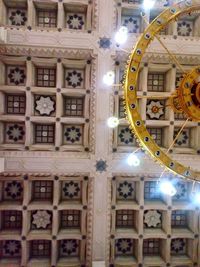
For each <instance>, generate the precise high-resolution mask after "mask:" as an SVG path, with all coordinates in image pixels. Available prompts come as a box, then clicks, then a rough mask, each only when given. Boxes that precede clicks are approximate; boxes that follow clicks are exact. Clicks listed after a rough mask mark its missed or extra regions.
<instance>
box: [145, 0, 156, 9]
mask: <svg viewBox="0 0 200 267" xmlns="http://www.w3.org/2000/svg"><path fill="white" fill-rule="evenodd" d="M155 2H156V1H155V0H144V1H143V6H144V9H151V8H152V7H153V6H154V5H155Z"/></svg>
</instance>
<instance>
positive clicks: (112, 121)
mask: <svg viewBox="0 0 200 267" xmlns="http://www.w3.org/2000/svg"><path fill="white" fill-rule="evenodd" d="M118 124H119V119H118V118H116V117H110V118H109V119H108V120H107V125H108V127H110V128H115V127H117V126H118Z"/></svg>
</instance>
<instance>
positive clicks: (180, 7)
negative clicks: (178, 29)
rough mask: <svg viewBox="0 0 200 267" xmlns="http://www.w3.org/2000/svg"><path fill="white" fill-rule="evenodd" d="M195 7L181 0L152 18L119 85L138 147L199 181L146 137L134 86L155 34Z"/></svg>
mask: <svg viewBox="0 0 200 267" xmlns="http://www.w3.org/2000/svg"><path fill="white" fill-rule="evenodd" d="M199 9H200V1H199V0H185V1H181V2H179V3H177V4H175V5H174V6H173V7H170V8H167V9H166V10H164V11H163V12H162V13H161V14H160V15H159V16H158V17H157V18H155V19H154V20H153V22H152V23H151V24H150V25H149V26H148V27H147V29H146V30H145V31H144V33H143V34H142V36H141V37H140V39H139V41H138V43H137V44H136V46H135V47H134V50H133V51H132V53H131V55H130V59H129V61H128V64H127V68H126V71H125V80H124V84H123V88H124V96H125V108H126V113H127V117H128V120H129V123H130V125H131V128H132V130H133V132H134V134H135V135H136V137H137V138H138V140H139V142H140V146H142V147H143V148H144V149H145V150H146V151H148V152H149V154H150V155H151V156H152V157H153V159H154V160H156V161H158V162H159V163H160V164H161V165H163V166H165V168H166V170H169V171H171V172H173V173H174V174H175V175H178V176H181V177H183V178H187V179H191V180H198V181H200V172H198V171H194V170H191V169H190V168H189V167H186V166H183V165H182V164H180V163H178V162H176V161H174V160H173V159H172V158H171V157H170V156H169V155H168V154H167V153H165V152H164V151H163V150H161V148H160V147H159V146H158V145H157V144H156V143H155V141H154V140H153V139H152V137H151V136H150V134H149V132H148V131H147V129H146V127H145V125H144V123H143V121H142V119H141V116H140V113H139V108H138V103H137V91H136V85H137V79H138V74H139V68H140V63H141V60H142V57H143V56H144V54H145V51H146V49H147V47H148V45H149V44H150V42H151V41H152V40H153V39H154V37H155V35H156V34H157V33H158V32H159V31H160V30H161V29H162V28H164V27H165V26H166V25H167V24H168V23H169V22H171V21H173V20H175V19H176V17H178V16H179V15H181V14H184V13H189V12H193V11H195V10H199ZM138 51H140V53H138Z"/></svg>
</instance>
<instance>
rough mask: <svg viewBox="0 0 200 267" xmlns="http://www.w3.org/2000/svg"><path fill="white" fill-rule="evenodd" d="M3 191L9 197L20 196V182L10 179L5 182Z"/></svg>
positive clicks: (21, 189) (16, 197)
mask: <svg viewBox="0 0 200 267" xmlns="http://www.w3.org/2000/svg"><path fill="white" fill-rule="evenodd" d="M5 192H6V194H7V196H8V197H11V198H12V199H18V198H20V197H21V196H22V192H23V188H22V185H21V183H19V182H17V181H12V182H8V183H6V186H5Z"/></svg>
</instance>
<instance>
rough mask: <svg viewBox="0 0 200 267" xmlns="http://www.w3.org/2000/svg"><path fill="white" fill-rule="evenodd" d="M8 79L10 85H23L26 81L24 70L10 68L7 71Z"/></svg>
mask: <svg viewBox="0 0 200 267" xmlns="http://www.w3.org/2000/svg"><path fill="white" fill-rule="evenodd" d="M8 79H9V82H10V83H11V84H15V85H19V84H24V83H25V79H26V75H25V70H24V69H22V68H19V67H15V68H12V67H10V68H9V69H8Z"/></svg>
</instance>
